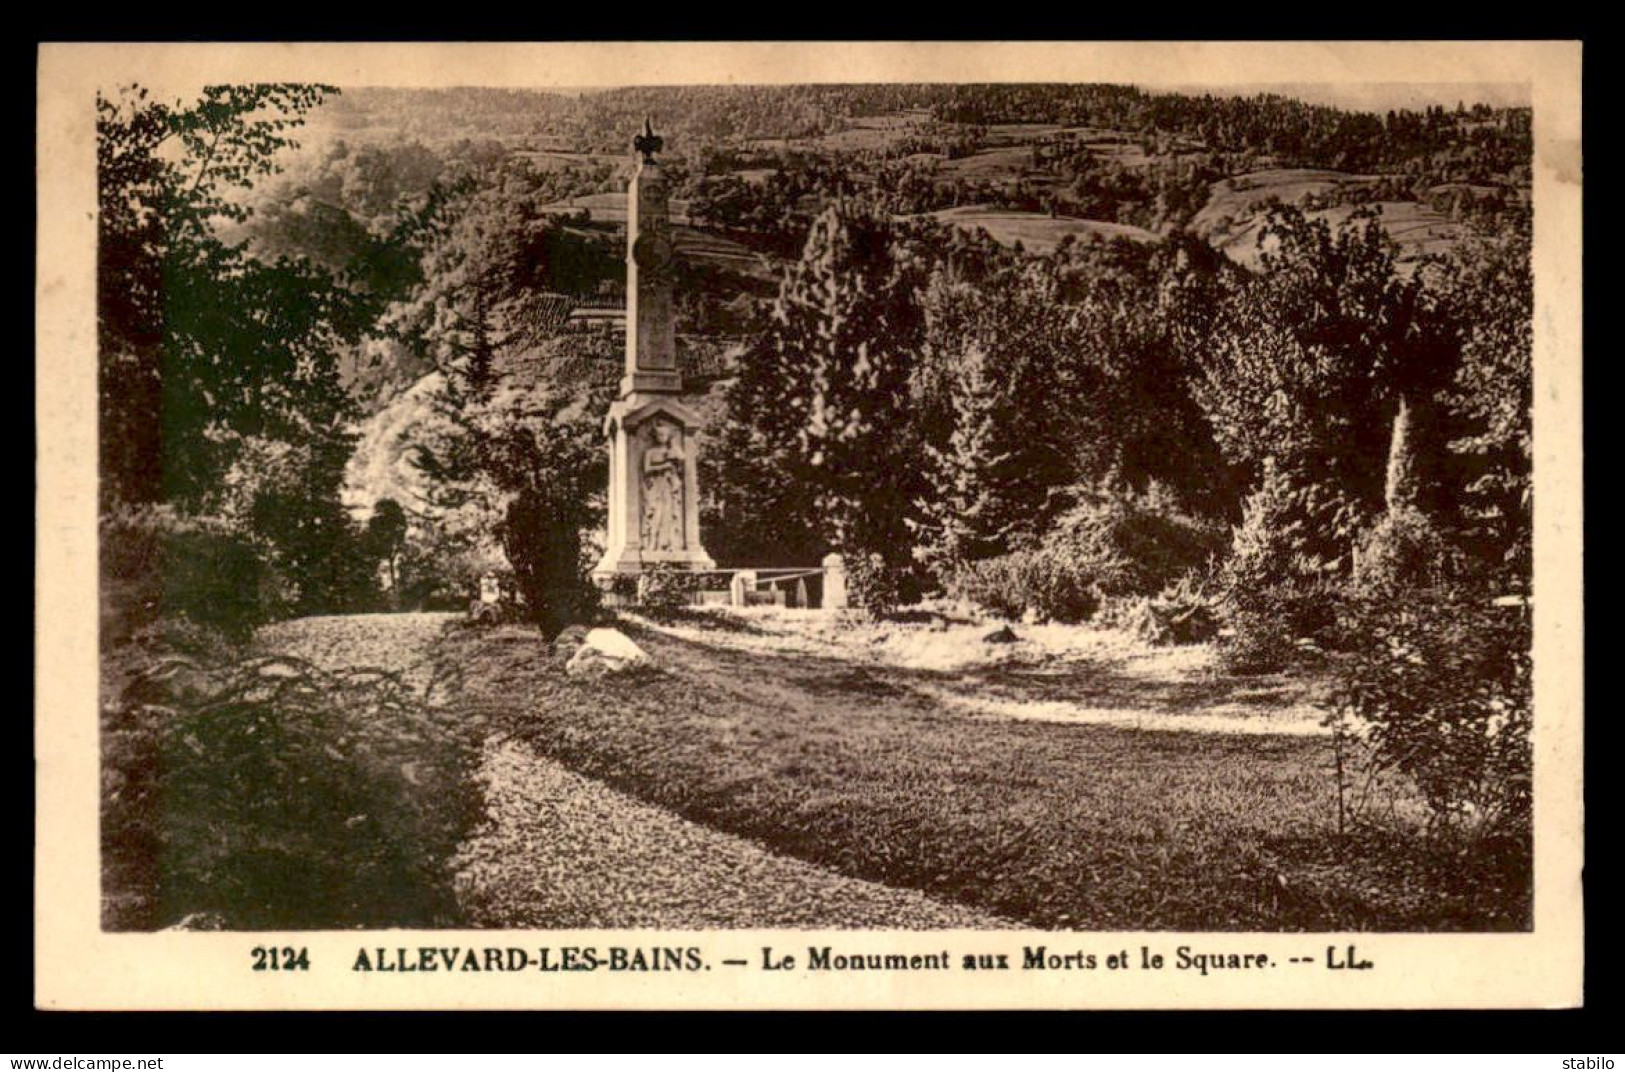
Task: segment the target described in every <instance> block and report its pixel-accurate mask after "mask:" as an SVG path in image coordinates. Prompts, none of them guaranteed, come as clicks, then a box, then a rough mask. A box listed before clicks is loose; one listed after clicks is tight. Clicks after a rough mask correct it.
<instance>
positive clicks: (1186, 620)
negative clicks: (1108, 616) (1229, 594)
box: [1113, 573, 1219, 646]
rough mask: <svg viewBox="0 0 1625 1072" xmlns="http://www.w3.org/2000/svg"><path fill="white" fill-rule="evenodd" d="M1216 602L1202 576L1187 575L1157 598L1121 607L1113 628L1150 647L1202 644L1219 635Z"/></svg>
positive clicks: (1115, 615) (1142, 598) (1144, 598)
mask: <svg viewBox="0 0 1625 1072" xmlns="http://www.w3.org/2000/svg"><path fill="white" fill-rule="evenodd" d="M1216 604H1217V600H1216V599H1215V597H1214V596H1213V594H1212V593H1211V592H1209V591H1208V589H1207V585H1206V583H1205V581H1204V580H1203V578H1202V577H1201V576H1200V575H1199V574H1195V573H1191V574H1186V575H1185V576H1184V577H1182V578H1180V579H1179V580H1178V581H1176V582H1174V583H1173V584H1171V585H1169V586H1168V587H1167V588H1165V589H1163V590H1162V591H1161V592H1159V593H1157V594H1156V595H1154V596H1149V597H1146V596H1141V597H1139V598H1137V599H1134V600H1131V601H1130V602H1129V603H1128V604H1127V605H1122V604H1119V607H1118V609H1117V610H1116V611H1115V613H1114V614H1113V618H1114V624H1117V625H1119V626H1121V627H1122V628H1125V629H1127V630H1129V631H1130V632H1132V633H1133V634H1134V635H1135V636H1137V637H1139V638H1140V639H1141V640H1143V641H1145V642H1146V643H1147V644H1153V645H1158V646H1162V645H1168V644H1201V643H1203V642H1205V641H1208V640H1212V639H1213V638H1214V637H1215V636H1217V635H1218V632H1219V614H1218V609H1217V605H1216Z"/></svg>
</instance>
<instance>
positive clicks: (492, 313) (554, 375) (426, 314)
mask: <svg viewBox="0 0 1625 1072" xmlns="http://www.w3.org/2000/svg"><path fill="white" fill-rule="evenodd" d="M535 207H536V206H535V203H534V199H533V198H531V197H530V196H528V190H527V187H526V185H525V182H524V178H523V176H522V175H519V174H516V173H514V172H499V173H498V174H497V175H495V176H492V177H491V178H490V180H489V181H488V182H486V183H482V184H480V185H477V186H473V187H470V188H468V189H466V190H465V191H464V192H463V194H462V195H461V196H460V197H459V198H457V199H455V200H454V201H453V202H452V203H451V204H449V205H448V207H447V213H446V215H445V217H444V218H443V219H442V220H441V222H440V225H439V226H438V227H437V230H436V234H435V236H434V238H433V240H432V241H431V243H430V245H429V248H428V249H427V251H426V253H425V256H424V281H423V284H422V285H421V287H420V288H419V289H418V290H417V291H416V292H415V293H414V294H413V296H412V297H411V299H410V300H409V301H407V302H404V303H401V304H400V305H399V306H398V307H397V308H396V309H395V310H394V311H393V314H392V317H391V323H392V324H393V325H394V326H395V329H396V330H397V331H398V332H399V333H400V335H401V337H402V338H405V339H408V340H410V341H411V343H412V345H414V346H416V347H418V348H420V350H421V352H424V353H426V354H427V355H428V356H429V357H430V358H431V359H432V360H433V361H434V363H435V364H436V366H437V367H438V369H439V372H440V376H441V380H440V389H439V392H438V396H437V406H438V408H439V411H440V416H441V420H440V421H439V422H438V423H436V424H434V425H432V426H431V427H430V428H429V429H428V430H427V431H426V433H425V435H424V437H423V440H422V441H421V442H420V443H419V444H418V445H417V447H418V449H417V451H416V455H415V460H416V462H417V464H418V466H419V467H420V468H421V469H422V470H423V471H424V472H425V474H426V475H427V476H428V477H429V478H430V481H431V507H432V509H433V512H434V514H435V518H434V521H435V523H439V524H443V525H444V524H453V525H457V526H460V527H461V528H463V529H464V530H465V531H464V532H463V533H462V542H464V543H466V544H470V545H472V544H477V543H479V542H481V541H482V540H489V539H492V538H493V537H494V539H495V541H496V542H497V543H498V544H500V546H501V547H502V549H503V552H504V553H505V555H506V557H507V559H508V562H509V565H510V566H511V567H512V569H513V572H514V577H515V581H516V583H517V585H518V587H519V591H520V594H521V595H522V596H523V598H524V600H525V605H526V609H527V613H528V614H529V615H530V617H531V618H532V619H533V620H534V621H536V622H537V623H539V624H540V625H541V626H542V627H543V629H544V631H546V632H548V633H549V634H552V633H557V632H558V631H559V630H560V629H562V628H563V627H564V626H565V625H567V624H568V623H569V622H570V621H571V620H572V618H574V617H575V616H577V615H578V614H579V613H580V612H581V610H582V609H583V605H584V601H585V600H587V599H588V598H589V594H588V590H587V587H586V584H585V578H584V572H585V569H586V567H587V566H588V565H589V563H586V562H585V561H584V559H583V553H584V536H585V534H586V532H587V531H589V530H590V529H592V528H593V527H594V526H596V525H597V524H599V523H601V521H602V513H603V499H602V488H603V483H604V480H605V475H606V474H605V464H606V454H605V451H604V449H603V443H602V438H601V430H600V427H599V422H600V421H601V419H602V414H603V412H604V406H605V405H607V402H608V390H607V388H608V385H609V383H610V382H611V381H610V380H609V379H608V378H607V377H604V376H600V375H598V374H597V373H599V372H601V371H603V370H605V369H610V368H612V367H613V365H612V363H611V362H610V361H607V360H603V359H604V358H607V357H608V356H609V355H607V354H601V353H597V352H594V353H593V354H592V355H591V357H593V358H596V359H598V360H589V361H587V362H586V363H585V366H582V364H581V362H579V361H576V362H575V363H574V364H572V363H571V362H570V361H569V360H566V359H569V358H580V357H581V354H580V353H579V351H580V350H582V349H583V348H584V347H586V346H587V344H586V342H585V341H584V340H579V339H572V340H569V341H566V340H563V339H561V338H559V336H558V333H559V331H560V330H561V328H562V326H563V323H564V319H565V317H566V316H567V314H568V313H569V310H570V305H571V299H570V295H571V294H574V293H579V292H580V291H582V290H584V289H590V288H591V286H592V285H593V283H594V282H595V281H596V280H597V279H598V278H602V277H603V276H604V275H605V274H606V273H607V272H608V271H609V270H610V267H609V265H612V264H613V261H608V260H607V254H606V252H605V250H604V249H603V248H601V247H599V246H597V245H594V244H591V243H586V242H582V241H580V240H578V239H576V238H574V237H572V236H570V235H567V234H565V233H564V230H563V228H562V227H561V226H559V224H558V223H557V222H556V221H555V220H553V219H552V218H551V217H547V216H545V215H542V214H538V213H536V212H535Z"/></svg>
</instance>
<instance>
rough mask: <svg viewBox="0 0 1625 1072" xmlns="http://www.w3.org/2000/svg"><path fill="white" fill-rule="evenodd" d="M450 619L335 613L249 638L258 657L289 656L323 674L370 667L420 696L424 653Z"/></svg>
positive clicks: (428, 670) (425, 679) (426, 671)
mask: <svg viewBox="0 0 1625 1072" xmlns="http://www.w3.org/2000/svg"><path fill="white" fill-rule="evenodd" d="M458 617H459V615H456V614H335V615H331V616H327V617H320V618H295V619H293V620H291V621H286V622H273V623H272V624H270V625H267V626H265V627H264V628H262V629H260V631H259V632H258V633H256V634H255V635H254V647H255V649H256V650H258V651H259V652H262V653H264V654H271V653H277V654H283V655H292V656H295V657H297V658H300V659H304V660H306V661H307V662H309V663H312V664H313V665H315V666H316V667H318V668H319V669H322V670H326V671H329V672H333V671H337V670H348V669H356V668H361V667H376V668H378V669H381V670H388V671H391V672H393V673H397V674H400V675H401V679H402V680H403V681H404V682H405V683H406V684H408V685H410V686H411V687H412V688H413V689H415V690H418V691H419V692H421V691H422V690H423V688H424V686H426V685H427V684H428V683H429V680H430V678H431V677H432V667H431V665H430V663H429V660H428V648H429V645H430V644H431V643H433V641H434V639H435V637H437V636H439V635H440V631H441V629H443V628H444V627H445V625H446V624H447V623H448V622H451V621H453V620H455V619H456V618H458Z"/></svg>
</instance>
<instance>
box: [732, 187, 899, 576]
mask: <svg viewBox="0 0 1625 1072" xmlns="http://www.w3.org/2000/svg"><path fill="white" fill-rule="evenodd" d="M893 238H894V236H893V234H892V230H891V228H890V226H889V224H888V223H887V222H886V221H884V220H881V219H879V218H877V217H875V216H873V215H872V214H870V213H868V212H866V211H864V210H863V209H861V208H859V207H857V206H855V205H853V204H852V203H850V202H837V203H836V204H834V205H832V206H831V207H830V208H828V209H826V210H825V212H824V213H823V214H822V215H821V216H820V217H819V218H818V219H817V220H816V221H815V222H814V224H813V226H812V229H811V231H810V232H809V234H808V238H807V245H806V248H805V250H804V251H803V254H802V257H801V259H800V260H799V261H798V262H797V263H796V264H794V265H792V266H791V268H790V270H789V271H788V273H787V274H786V276H785V279H784V281H783V283H782V284H781V286H780V291H779V297H778V300H777V302H776V303H775V306H774V309H773V314H772V320H771V323H770V325H769V327H768V330H767V332H766V333H765V334H764V335H763V337H762V338H761V339H760V340H759V341H758V342H757V344H756V345H755V346H754V347H753V348H752V349H751V350H750V351H749V352H748V353H747V355H746V360H745V362H744V366H745V367H744V369H743V371H742V372H741V375H740V377H739V379H738V380H737V381H736V382H735V383H734V385H733V387H732V388H731V389H730V391H729V394H728V405H727V409H728V419H727V425H728V431H727V432H725V434H724V437H723V443H722V448H721V449H722V452H723V453H724V454H725V455H726V456H727V457H728V458H729V459H730V462H729V466H728V468H729V470H730V472H729V474H728V475H729V477H730V479H729V481H728V482H729V483H730V484H733V485H734V487H733V489H732V490H731V491H730V492H728V493H726V494H728V495H729V496H730V499H731V503H732V504H736V505H737V506H738V507H739V512H740V514H749V515H752V516H751V517H750V519H749V520H745V519H742V518H740V519H738V520H741V521H743V523H742V524H741V525H740V528H742V529H744V528H749V529H751V530H753V532H752V535H753V536H754V537H755V538H756V539H757V540H761V541H763V542H766V543H769V544H772V543H774V542H775V539H774V535H773V534H774V533H775V532H776V533H777V545H778V546H779V547H780V548H783V549H784V550H787V551H789V550H795V551H800V552H801V553H803V554H805V553H807V552H808V551H813V552H814V553H816V551H817V550H820V549H821V550H828V549H835V550H838V551H840V552H841V553H842V554H843V555H846V556H847V557H848V559H849V561H856V560H858V559H861V560H863V561H864V562H865V563H868V562H869V560H870V559H871V558H872V557H873V556H878V559H879V562H880V564H881V565H880V569H881V572H906V571H907V570H908V568H909V547H910V543H911V541H910V539H909V534H908V529H907V525H906V521H907V518H908V515H909V511H910V509H911V504H912V502H913V499H914V498H915V491H916V488H917V482H918V480H919V475H920V474H919V465H918V462H917V459H918V449H917V445H916V437H915V435H914V433H913V425H912V422H911V420H910V412H909V384H910V374H911V370H912V367H913V356H914V354H915V353H916V352H917V351H918V348H919V345H920V341H921V335H922V326H923V318H922V315H921V312H920V308H919V304H918V301H917V299H916V297H915V291H916V288H917V286H918V282H919V280H918V273H917V271H915V270H914V269H913V268H911V267H909V266H905V265H904V264H902V263H900V262H899V259H898V258H897V257H896V255H895V250H894V246H893ZM725 508H726V507H725ZM736 518H737V515H736ZM817 545H821V547H819V546H817ZM854 568H855V569H859V570H861V569H863V568H865V567H854ZM857 575H858V574H857V573H855V574H854V576H855V577H856V576H857ZM855 588H861V584H856V585H855ZM855 595H856V597H857V598H859V599H860V600H861V599H862V596H861V594H858V593H856V592H855Z"/></svg>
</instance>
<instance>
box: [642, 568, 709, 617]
mask: <svg viewBox="0 0 1625 1072" xmlns="http://www.w3.org/2000/svg"><path fill="white" fill-rule="evenodd" d="M701 580H702V577H701V575H700V574H698V573H695V572H694V571H692V570H686V569H679V568H678V567H676V566H670V565H660V566H656V567H654V568H653V569H647V570H644V571H643V572H641V573H639V574H638V575H637V600H638V606H639V607H641V608H642V609H644V610H650V611H673V610H678V609H680V608H682V607H686V606H689V605H690V604H691V603H693V602H694V593H695V592H698V591H699V590H700V583H701Z"/></svg>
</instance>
